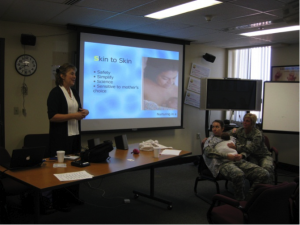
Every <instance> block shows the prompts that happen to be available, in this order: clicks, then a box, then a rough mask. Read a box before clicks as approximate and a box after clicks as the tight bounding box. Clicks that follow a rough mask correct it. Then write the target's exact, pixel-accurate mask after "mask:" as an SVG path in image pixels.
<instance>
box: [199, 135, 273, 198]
mask: <svg viewBox="0 0 300 225" xmlns="http://www.w3.org/2000/svg"><path fill="white" fill-rule="evenodd" d="M231 140H232V141H233V142H234V143H235V138H233V137H231ZM221 141H223V140H222V139H221V138H219V137H216V136H214V135H212V136H210V137H209V138H208V139H207V140H206V142H205V144H204V154H203V158H204V161H205V163H206V165H207V167H208V168H209V170H210V171H211V172H212V174H213V176H214V177H216V176H217V175H218V174H219V173H220V174H221V175H222V176H224V177H225V178H226V179H227V180H229V181H231V182H232V184H233V188H234V194H235V198H236V199H237V200H239V201H241V200H244V199H245V197H246V196H245V190H244V189H245V179H248V180H249V181H250V182H251V183H252V186H251V187H250V189H249V191H248V196H247V197H250V196H251V195H252V194H253V188H254V187H255V185H256V184H262V183H266V182H267V180H268V178H269V173H268V171H266V170H265V169H263V168H262V167H260V166H258V165H255V164H253V163H250V162H247V161H246V160H244V159H242V160H240V161H236V162H234V161H230V160H229V159H227V153H225V154H224V153H220V152H218V151H216V149H215V146H216V144H218V143H220V142H221Z"/></svg>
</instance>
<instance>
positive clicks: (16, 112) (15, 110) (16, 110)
mask: <svg viewBox="0 0 300 225" xmlns="http://www.w3.org/2000/svg"><path fill="white" fill-rule="evenodd" d="M14 115H19V107H14Z"/></svg>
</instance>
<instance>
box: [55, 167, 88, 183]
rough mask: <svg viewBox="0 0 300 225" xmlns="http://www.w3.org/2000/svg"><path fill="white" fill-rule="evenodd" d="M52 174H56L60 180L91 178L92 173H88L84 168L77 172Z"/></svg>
mask: <svg viewBox="0 0 300 225" xmlns="http://www.w3.org/2000/svg"><path fill="white" fill-rule="evenodd" d="M54 176H56V177H57V179H59V180H60V181H70V180H82V179H91V178H93V175H91V174H89V173H88V172H86V171H85V170H84V171H79V172H73V173H60V174H54Z"/></svg>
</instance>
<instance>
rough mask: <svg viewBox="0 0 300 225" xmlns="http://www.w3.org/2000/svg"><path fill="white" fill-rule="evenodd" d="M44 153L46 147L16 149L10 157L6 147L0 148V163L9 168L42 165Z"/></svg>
mask: <svg viewBox="0 0 300 225" xmlns="http://www.w3.org/2000/svg"><path fill="white" fill-rule="evenodd" d="M44 153H45V148H44V147H35V148H24V149H15V150H13V152H12V155H11V157H10V155H9V154H8V152H7V151H6V150H5V149H4V148H0V165H1V166H3V167H5V168H7V169H9V170H16V169H24V168H30V167H37V166H41V164H42V162H43V157H44Z"/></svg>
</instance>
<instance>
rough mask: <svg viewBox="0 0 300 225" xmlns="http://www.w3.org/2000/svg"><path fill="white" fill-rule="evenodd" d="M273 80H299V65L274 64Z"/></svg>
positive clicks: (272, 69) (272, 70)
mask: <svg viewBox="0 0 300 225" xmlns="http://www.w3.org/2000/svg"><path fill="white" fill-rule="evenodd" d="M271 81H281V82H282V81H289V82H292V81H299V65H294V66H272V68H271Z"/></svg>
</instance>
